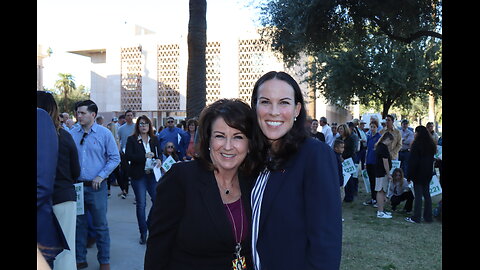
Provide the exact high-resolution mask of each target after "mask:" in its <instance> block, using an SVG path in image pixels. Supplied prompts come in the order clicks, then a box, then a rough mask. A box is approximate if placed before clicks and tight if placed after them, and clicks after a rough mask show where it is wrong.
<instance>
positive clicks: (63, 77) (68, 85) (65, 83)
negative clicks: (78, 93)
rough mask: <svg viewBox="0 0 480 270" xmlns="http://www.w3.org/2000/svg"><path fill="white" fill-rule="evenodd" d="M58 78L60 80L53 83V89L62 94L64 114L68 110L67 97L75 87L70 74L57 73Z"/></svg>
mask: <svg viewBox="0 0 480 270" xmlns="http://www.w3.org/2000/svg"><path fill="white" fill-rule="evenodd" d="M58 76H59V77H60V79H59V80H57V81H56V82H55V87H56V88H57V89H58V90H60V92H61V93H63V100H64V102H63V111H64V112H66V111H67V110H68V102H67V100H68V98H67V96H68V95H69V94H70V93H71V92H72V91H73V90H75V89H76V88H77V87H76V86H75V79H74V77H73V75H72V74H70V73H58Z"/></svg>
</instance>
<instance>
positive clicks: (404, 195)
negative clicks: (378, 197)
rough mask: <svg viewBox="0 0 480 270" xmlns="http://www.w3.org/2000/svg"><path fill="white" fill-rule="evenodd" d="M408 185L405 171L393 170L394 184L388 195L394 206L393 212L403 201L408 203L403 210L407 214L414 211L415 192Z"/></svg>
mask: <svg viewBox="0 0 480 270" xmlns="http://www.w3.org/2000/svg"><path fill="white" fill-rule="evenodd" d="M408 185H409V183H408V181H407V179H405V177H404V175H403V170H402V169H400V168H396V169H395V170H393V173H392V183H391V184H390V186H389V188H388V194H387V197H388V198H390V202H391V204H392V211H396V210H397V206H398V205H399V204H400V203H401V202H403V201H406V202H405V206H404V207H403V210H404V211H405V212H407V213H410V212H411V211H412V207H413V198H414V197H413V192H412V190H411V189H410V187H409V186H408Z"/></svg>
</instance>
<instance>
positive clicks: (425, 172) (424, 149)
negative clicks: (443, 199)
mask: <svg viewBox="0 0 480 270" xmlns="http://www.w3.org/2000/svg"><path fill="white" fill-rule="evenodd" d="M436 152H437V147H436V144H435V141H434V139H433V137H432V135H431V133H430V132H429V131H428V129H427V128H426V127H424V126H417V127H416V128H415V134H414V139H413V142H412V147H411V150H410V158H409V160H408V170H409V171H408V177H409V179H411V181H413V192H414V195H415V201H414V205H413V216H411V217H407V218H405V220H406V221H408V222H411V223H420V222H421V218H422V203H423V219H424V221H425V222H432V221H433V218H432V198H431V197H430V181H431V180H432V172H433V162H434V155H435V153H436ZM422 198H423V199H422Z"/></svg>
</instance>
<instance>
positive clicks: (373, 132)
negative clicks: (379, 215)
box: [363, 119, 381, 207]
mask: <svg viewBox="0 0 480 270" xmlns="http://www.w3.org/2000/svg"><path fill="white" fill-rule="evenodd" d="M377 129H378V121H377V120H376V119H371V120H370V130H369V131H370V132H369V134H368V135H367V154H366V158H365V167H366V168H367V175H368V180H369V181H370V195H371V199H370V200H368V201H366V202H364V203H363V205H372V206H373V207H376V206H377V192H376V191H375V180H376V179H375V178H376V175H375V171H376V169H375V165H376V163H377V155H376V153H375V144H376V143H377V142H378V139H380V136H381V135H380V133H378V132H377Z"/></svg>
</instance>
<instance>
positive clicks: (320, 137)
mask: <svg viewBox="0 0 480 270" xmlns="http://www.w3.org/2000/svg"><path fill="white" fill-rule="evenodd" d="M310 136H311V137H312V138H314V139H316V140H319V141H322V142H325V135H323V133H322V132H317V133H315V134H313V133H312V132H310Z"/></svg>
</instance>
